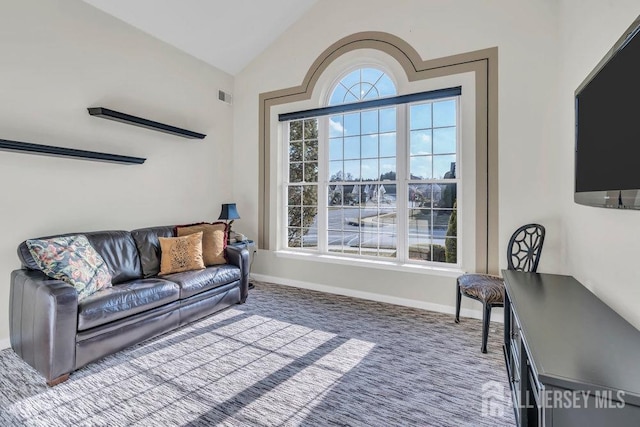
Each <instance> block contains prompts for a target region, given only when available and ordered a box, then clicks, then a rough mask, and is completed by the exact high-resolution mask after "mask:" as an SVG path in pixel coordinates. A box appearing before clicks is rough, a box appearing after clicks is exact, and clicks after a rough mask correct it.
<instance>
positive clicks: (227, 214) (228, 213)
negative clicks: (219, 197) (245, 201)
mask: <svg viewBox="0 0 640 427" xmlns="http://www.w3.org/2000/svg"><path fill="white" fill-rule="evenodd" d="M218 219H226V220H230V219H240V215H238V209H236V204H235V203H224V204H223V205H222V211H221V212H220V216H219V217H218Z"/></svg>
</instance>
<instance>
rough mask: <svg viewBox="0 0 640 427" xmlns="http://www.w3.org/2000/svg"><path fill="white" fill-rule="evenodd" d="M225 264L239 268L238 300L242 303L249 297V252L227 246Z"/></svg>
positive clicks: (244, 249)
mask: <svg viewBox="0 0 640 427" xmlns="http://www.w3.org/2000/svg"><path fill="white" fill-rule="evenodd" d="M225 250H226V257H227V262H228V263H229V264H231V265H235V266H238V267H240V299H241V301H242V302H243V303H244V302H245V301H246V300H247V296H249V251H248V250H247V248H238V247H235V246H227V248H226V249H225Z"/></svg>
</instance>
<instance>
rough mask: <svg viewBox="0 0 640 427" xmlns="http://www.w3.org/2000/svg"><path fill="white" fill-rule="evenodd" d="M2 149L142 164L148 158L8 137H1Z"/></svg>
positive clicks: (0, 146) (0, 148) (0, 145)
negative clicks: (32, 142)
mask: <svg viewBox="0 0 640 427" xmlns="http://www.w3.org/2000/svg"><path fill="white" fill-rule="evenodd" d="M0 150H4V151H17V152H23V153H29V154H43V155H46V156H61V157H73V158H77V159H84V160H95V161H102V162H112V163H123V164H133V165H141V164H142V163H144V161H145V160H147V159H143V158H141V157H129V156H120V155H118V154H108V153H98V152H96V151H86V150H76V149H75V148H63V147H54V146H52V145H41V144H31V143H29V142H18V141H8V140H6V139H0Z"/></svg>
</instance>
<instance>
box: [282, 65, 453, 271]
mask: <svg viewBox="0 0 640 427" xmlns="http://www.w3.org/2000/svg"><path fill="white" fill-rule="evenodd" d="M419 95H422V94H419ZM429 95H430V94H429ZM383 98H388V100H387V101H388V102H387V101H385V102H383V103H382V104H383V105H374V106H372V105H371V102H367V101H373V100H376V99H383ZM424 98H430V99H426V100H421V97H420V96H418V97H416V99H417V100H413V101H411V102H409V101H407V99H406V98H405V97H398V96H397V93H396V88H395V85H394V84H393V81H392V80H391V79H390V78H389V76H388V75H386V74H385V73H383V72H382V71H380V70H377V69H375V68H361V69H358V70H355V71H353V72H351V73H349V74H347V75H346V76H345V77H343V78H342V79H341V80H340V81H339V82H338V83H337V84H336V85H335V86H334V88H333V90H332V92H331V95H330V97H329V100H328V105H329V106H330V107H331V108H329V109H325V111H326V113H324V111H323V113H324V114H322V115H321V116H318V117H305V118H302V119H294V120H290V121H288V122H286V124H287V132H286V134H287V136H288V141H287V142H288V158H287V165H288V177H287V180H286V183H285V187H286V203H287V207H286V224H287V246H288V247H289V248H292V249H294V248H295V249H296V250H313V251H317V252H320V253H331V254H335V255H342V256H355V257H367V258H374V259H375V258H383V259H386V260H389V259H392V260H397V261H400V262H411V261H413V262H437V263H449V264H456V263H457V260H458V250H457V240H456V239H457V232H456V229H457V214H456V211H457V205H456V201H457V189H458V185H459V181H458V179H457V178H456V164H457V163H458V148H457V147H458V137H457V130H458V127H457V123H458V121H459V118H458V101H457V97H448V98H444V99H439V98H437V97H436V98H437V99H433V98H434V97H433V96H426V95H425V96H424ZM412 99H413V98H412ZM349 104H352V105H349ZM376 104H377V103H376ZM343 107H346V108H343ZM360 107H361V108H360ZM336 108H337V109H338V110H339V111H338V112H337V113H336V112H335V109H336ZM321 110H322V109H321Z"/></svg>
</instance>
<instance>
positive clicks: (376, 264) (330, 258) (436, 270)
mask: <svg viewBox="0 0 640 427" xmlns="http://www.w3.org/2000/svg"><path fill="white" fill-rule="evenodd" d="M275 255H276V256H277V257H279V258H290V259H298V260H304V261H316V262H326V263H330V264H344V265H352V266H356V267H365V268H379V269H381V270H395V271H403V272H406V273H418V274H429V275H433V276H444V277H458V276H460V275H461V274H464V273H465V272H464V271H462V270H461V269H460V268H444V267H435V266H433V265H419V264H406V263H401V262H393V261H380V260H371V259H358V258H345V257H339V256H335V255H326V254H317V253H304V252H297V251H284V250H280V251H275Z"/></svg>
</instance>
